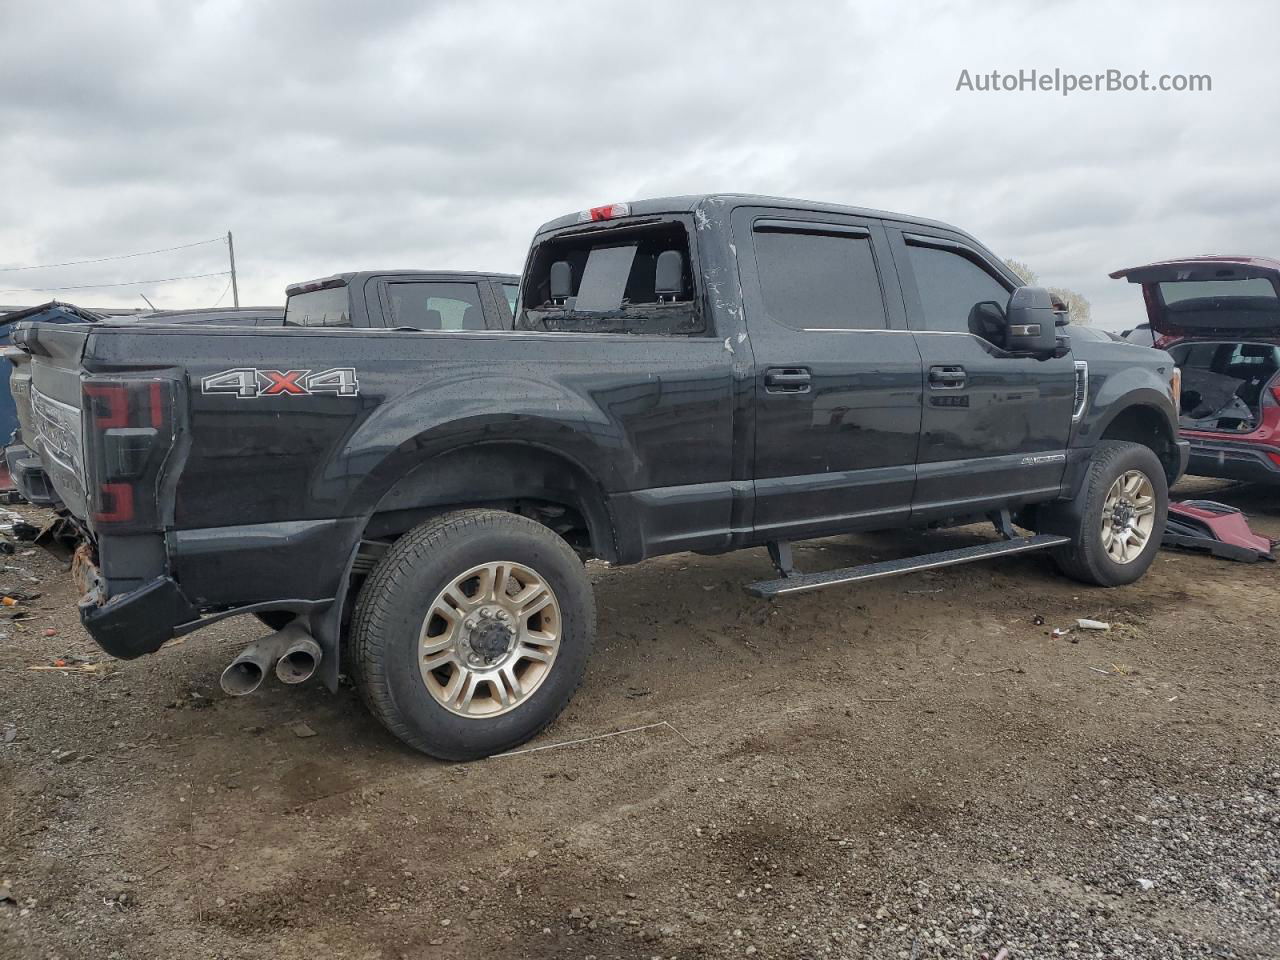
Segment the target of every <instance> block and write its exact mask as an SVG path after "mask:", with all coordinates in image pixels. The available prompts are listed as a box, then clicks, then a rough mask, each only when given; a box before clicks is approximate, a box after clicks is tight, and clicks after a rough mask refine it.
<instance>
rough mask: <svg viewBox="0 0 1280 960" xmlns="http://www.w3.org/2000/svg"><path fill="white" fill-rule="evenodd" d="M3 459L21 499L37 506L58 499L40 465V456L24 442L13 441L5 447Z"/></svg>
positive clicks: (45, 504)
mask: <svg viewBox="0 0 1280 960" xmlns="http://www.w3.org/2000/svg"><path fill="white" fill-rule="evenodd" d="M4 460H5V464H6V465H7V466H8V468H9V476H10V477H11V478H12V480H13V485H14V487H16V488H17V490H18V493H20V494H21V495H22V499H24V500H26V501H27V502H28V503H34V504H36V505H37V506H47V505H49V504H51V503H53V502H54V501H55V500H57V499H58V498H57V495H56V494H55V493H54V492H53V486H52V485H51V484H50V483H49V475H48V474H47V473H45V472H44V467H42V466H41V465H40V458H39V457H37V456H36V455H35V453H33V452H32V451H31V449H30V448H29V447H27V446H26V445H25V444H21V443H14V444H10V445H9V446H7V447H5V450H4Z"/></svg>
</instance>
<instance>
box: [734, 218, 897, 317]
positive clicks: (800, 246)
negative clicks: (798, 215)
mask: <svg viewBox="0 0 1280 960" xmlns="http://www.w3.org/2000/svg"><path fill="white" fill-rule="evenodd" d="M755 247H756V267H757V269H758V270H759V273H760V290H761V293H762V295H763V297H764V305H765V309H766V310H768V311H769V316H771V317H772V318H773V319H774V320H777V321H778V322H779V323H782V324H785V325H786V326H788V327H791V328H793V329H795V330H806V329H824V330H883V329H884V328H885V327H886V326H888V323H887V321H886V319H885V311H884V297H883V296H882V295H881V293H880V280H879V277H878V276H877V274H876V262H875V258H874V257H873V256H872V254H871V239H870V237H859V236H855V235H849V234H823V233H800V232H797V231H794V230H756V231H755Z"/></svg>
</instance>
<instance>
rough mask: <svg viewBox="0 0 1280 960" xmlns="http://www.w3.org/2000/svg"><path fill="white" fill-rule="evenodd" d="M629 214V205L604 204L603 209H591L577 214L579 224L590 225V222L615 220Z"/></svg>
mask: <svg viewBox="0 0 1280 960" xmlns="http://www.w3.org/2000/svg"><path fill="white" fill-rule="evenodd" d="M630 214H631V204H629V203H606V204H605V205H604V206H603V207H592V208H591V209H590V210H583V211H582V212H581V213H579V214H578V222H579V223H590V222H591V221H592V220H615V219H617V218H618V217H626V216H630Z"/></svg>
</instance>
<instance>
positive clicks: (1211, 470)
mask: <svg viewBox="0 0 1280 960" xmlns="http://www.w3.org/2000/svg"><path fill="white" fill-rule="evenodd" d="M1111 276H1112V277H1113V278H1115V279H1117V280H1119V279H1126V280H1128V281H1129V282H1130V283H1140V284H1142V296H1143V299H1144V300H1145V301H1146V304H1147V316H1148V317H1149V319H1150V321H1151V331H1152V333H1153V334H1154V335H1155V346H1156V347H1158V348H1160V349H1163V350H1167V351H1169V353H1170V354H1171V355H1172V356H1173V359H1174V362H1175V363H1177V365H1178V368H1179V369H1180V370H1181V371H1182V416H1181V427H1182V436H1183V438H1184V439H1186V440H1190V441H1191V463H1190V465H1189V466H1188V468H1187V472H1188V473H1193V474H1198V475H1200V476H1203V477H1225V478H1227V479H1231V480H1250V481H1256V482H1260V483H1273V484H1280V376H1277V373H1280V260H1273V259H1270V258H1268V257H1211V256H1207V257H1186V258H1184V259H1181V260H1165V261H1162V262H1160V263H1150V264H1147V265H1146V266H1144V267H1130V268H1129V269H1127V270H1117V271H1116V272H1115V273H1113V274H1111Z"/></svg>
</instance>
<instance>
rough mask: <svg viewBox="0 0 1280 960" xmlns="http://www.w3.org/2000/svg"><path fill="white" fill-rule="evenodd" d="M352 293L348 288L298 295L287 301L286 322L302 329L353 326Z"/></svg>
mask: <svg viewBox="0 0 1280 960" xmlns="http://www.w3.org/2000/svg"><path fill="white" fill-rule="evenodd" d="M350 301H351V291H350V290H348V289H347V288H346V286H345V285H344V286H341V287H329V288H328V289H327V290H312V291H310V292H309V293H296V294H294V295H293V296H291V297H290V298H289V299H288V300H287V301H285V308H284V322H285V323H287V324H296V325H298V326H300V327H349V326H351V303H350Z"/></svg>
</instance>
